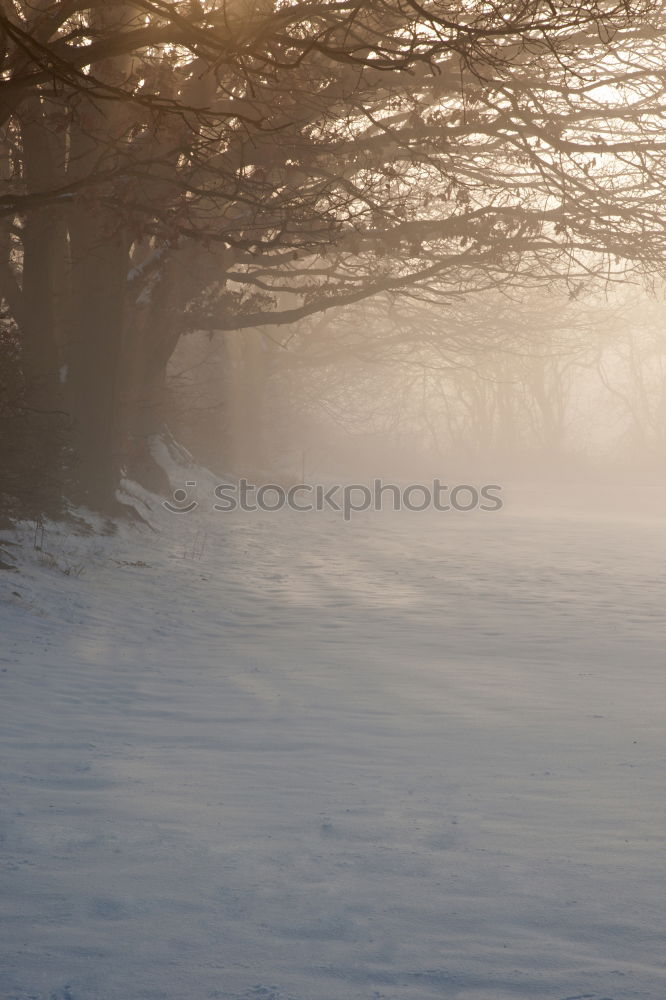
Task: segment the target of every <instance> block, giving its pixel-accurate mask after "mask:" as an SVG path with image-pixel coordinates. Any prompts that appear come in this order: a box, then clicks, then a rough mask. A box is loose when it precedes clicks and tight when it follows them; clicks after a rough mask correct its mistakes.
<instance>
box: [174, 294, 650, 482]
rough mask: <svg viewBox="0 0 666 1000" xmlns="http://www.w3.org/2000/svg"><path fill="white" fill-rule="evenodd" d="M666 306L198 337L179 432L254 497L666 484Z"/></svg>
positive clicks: (368, 312)
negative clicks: (260, 490) (329, 486)
mask: <svg viewBox="0 0 666 1000" xmlns="http://www.w3.org/2000/svg"><path fill="white" fill-rule="evenodd" d="M663 296H664V293H663V291H662V289H661V288H659V289H657V290H655V291H653V292H652V293H651V294H648V293H647V292H645V291H644V290H642V289H641V288H636V287H635V286H632V285H631V284H628V283H627V284H621V283H619V284H618V285H616V286H614V287H610V288H609V289H608V290H607V291H605V292H601V293H600V292H599V291H598V290H597V291H596V293H593V294H587V295H586V294H584V293H582V294H581V295H579V296H575V297H574V296H572V295H570V294H562V293H561V292H560V293H558V291H557V290H553V291H551V292H548V291H546V292H543V291H539V292H532V293H528V294H521V293H520V292H514V293H513V294H510V295H509V294H506V293H505V294H501V293H498V292H492V293H487V294H477V295H475V296H474V295H472V296H467V297H465V298H464V299H462V300H460V301H452V302H447V301H443V302H428V301H419V300H418V299H409V298H407V299H405V298H388V297H384V298H380V299H378V300H373V301H372V302H370V303H363V304H362V305H360V306H357V307H353V308H347V309H343V310H338V311H336V312H334V313H332V314H328V313H325V314H324V315H323V317H318V318H317V320H316V321H313V322H303V323H301V324H295V325H293V326H290V327H287V328H286V332H285V328H280V327H273V328H264V329H261V330H258V331H255V332H251V333H249V334H248V333H244V334H242V335H239V334H235V333H231V334H218V335H214V336H212V337H211V336H210V335H208V334H203V333H202V334H192V335H190V336H189V337H186V338H183V340H182V341H181V342H180V344H179V347H178V349H177V351H176V352H175V354H174V356H173V357H172V360H171V364H170V371H169V401H168V406H167V422H168V423H169V425H170V428H171V429H172V432H173V434H174V436H175V437H176V438H177V439H178V440H179V441H181V442H182V443H183V444H185V446H186V447H188V448H189V449H190V450H191V451H192V452H193V453H194V454H197V455H201V456H202V460H203V461H204V462H205V463H206V464H208V465H209V466H210V468H211V469H213V470H216V471H218V472H222V471H225V472H229V473H232V474H235V475H238V476H246V477H250V478H254V479H255V481H259V480H262V481H264V482H268V481H278V482H283V481H284V482H300V481H301V480H303V479H304V477H305V480H306V481H312V480H316V479H318V478H320V479H321V478H323V479H324V480H331V479H335V478H337V479H340V480H349V479H354V480H355V481H359V482H366V481H368V480H371V479H374V478H375V477H384V478H389V479H390V478H393V479H397V480H399V481H407V480H414V479H419V478H420V479H423V478H432V477H434V476H439V477H442V476H443V477H444V478H447V477H448V478H449V479H451V478H453V479H456V480H457V481H466V480H470V479H471V480H473V481H476V482H478V481H479V480H483V481H485V482H491V481H492V482H505V481H525V482H534V483H535V482H537V481H545V482H550V483H553V482H556V481H571V482H581V483H587V484H592V483H595V482H598V483H599V484H605V483H608V482H613V481H615V482H617V481H618V480H619V479H622V480H623V481H625V480H626V479H627V477H629V478H631V479H632V480H633V481H634V482H636V483H643V484H661V483H663V482H664V476H665V474H666V473H665V472H664V469H665V468H666V465H665V463H664V461H663V459H664V458H665V457H666V341H665V340H664V335H663V310H664V301H663Z"/></svg>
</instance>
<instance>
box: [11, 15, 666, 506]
mask: <svg viewBox="0 0 666 1000" xmlns="http://www.w3.org/2000/svg"><path fill="white" fill-rule="evenodd" d="M0 11H1V13H0V28H1V29H2V39H1V45H2V52H3V58H4V61H3V74H2V79H0V108H1V109H2V110H1V112H0V117H1V118H2V120H3V121H4V126H3V127H4V141H3V146H2V150H3V163H2V169H3V176H4V178H5V184H6V190H5V193H4V195H3V197H2V198H1V199H0V208H1V209H2V211H3V213H4V216H3V217H4V228H3V230H2V240H3V247H4V250H5V253H4V259H3V260H2V261H1V262H0V293H1V294H2V296H3V298H4V300H5V303H6V307H7V309H8V311H9V313H10V315H11V317H12V320H13V323H14V324H15V326H16V329H17V331H18V335H19V339H20V344H21V362H20V365H21V372H22V377H23V378H24V380H25V390H26V409H28V410H30V411H31V412H36V413H57V412H64V413H68V414H70V415H71V420H72V428H73V432H74V443H75V447H76V465H75V469H76V479H77V481H78V486H79V492H80V494H81V495H82V496H83V497H85V498H87V499H88V500H89V501H90V502H92V503H95V504H100V505H101V504H104V503H105V502H106V501H108V499H109V497H110V496H112V495H113V489H114V485H115V482H116V478H117V475H118V471H119V469H120V467H121V466H125V467H126V468H128V469H129V470H130V471H132V472H134V471H135V470H137V469H138V470H139V472H140V473H143V474H145V469H146V465H145V462H146V457H145V448H144V445H145V442H146V440H147V438H148V436H149V435H150V433H152V432H153V431H154V430H155V429H156V414H159V407H158V406H157V405H156V403H157V401H158V400H159V397H160V393H161V392H162V388H163V383H164V375H165V371H166V366H167V362H168V360H169V357H170V356H171V354H172V353H173V350H174V347H175V345H176V343H177V341H178V339H179V337H180V336H181V335H182V334H183V333H185V332H187V331H189V330H192V329H210V330H214V331H215V330H240V329H244V328H250V327H253V326H257V325H260V324H267V323H269V324H271V325H273V326H276V325H280V324H285V323H290V322H293V321H294V320H297V319H299V318H302V317H304V316H307V315H309V314H312V313H314V312H317V311H321V310H322V309H327V308H330V307H332V306H334V305H336V304H340V305H341V304H346V303H351V302H354V301H358V300H360V299H362V298H364V297H367V296H368V295H371V294H373V293H375V292H378V291H386V290H395V291H409V293H410V294H413V295H414V294H416V295H419V296H420V297H423V298H426V299H435V300H441V301H444V302H446V300H447V298H448V297H450V296H451V295H459V294H461V293H464V292H466V291H467V290H469V289H478V288H483V287H489V286H492V285H496V284H498V283H504V282H507V281H513V282H517V283H534V282H537V281H552V280H555V279H560V280H565V281H567V282H568V283H569V285H570V287H571V289H572V291H574V292H575V290H576V288H577V285H578V282H580V281H581V280H583V279H584V278H585V277H586V276H587V275H589V274H598V273H601V274H606V275H607V276H608V275H611V276H612V275H614V274H616V273H617V271H618V268H620V267H621V266H622V262H627V261H629V262H637V263H639V264H640V265H642V266H646V267H650V268H655V267H659V266H660V264H661V260H662V256H663V250H664V226H663V211H662V206H663V196H664V191H663V183H662V180H661V178H662V176H663V171H662V169H661V167H662V163H661V160H662V156H663V148H664V142H663V140H662V137H661V128H660V124H661V115H662V113H663V110H664V104H665V102H664V100H663V97H664V85H663V82H662V74H661V73H660V72H659V66H660V64H661V62H662V61H663V55H664V41H665V35H664V24H665V23H666V21H665V19H664V8H663V5H662V4H661V3H659V4H653V3H650V4H644V3H631V2H609V0H596V2H591V3H581V2H579V0H575V2H573V0H565V2H556V0H553V2H540V0H537V2H522V0H521V2H510V3H502V4H489V3H485V2H478V0H473V2H470V3H468V4H463V5H460V4H453V3H449V2H446V0H429V2H426V3H423V4H420V3H417V2H416V0H380V2H377V0H372V2H370V3H367V4H362V5H358V4H351V3H346V2H324V3H317V2H315V3H311V2H307V3H306V2H302V3H299V2H295V3H276V2H264V3H258V4H256V3H253V4H246V3H242V2H229V3H227V2H217V0H215V2H213V0H211V2H196V0H192V2H189V0H188V2H185V0H183V2H180V3H167V2H161V0H127V2H124V0H123V2H120V0H119V2H105V3H96V2H91V0H87V2H86V0H57V2H45V0H39V2H36V0H32V2H22V0H16V2H13V3H10V2H7V0H5V2H3V3H2V4H0ZM285 303H286V304H285Z"/></svg>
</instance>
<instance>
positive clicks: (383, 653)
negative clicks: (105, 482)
mask: <svg viewBox="0 0 666 1000" xmlns="http://www.w3.org/2000/svg"><path fill="white" fill-rule="evenodd" d="M664 499H665V498H664V494H659V493H656V494H654V495H653V500H652V503H651V504H650V505H649V508H646V507H644V506H643V501H642V498H640V497H633V498H632V497H631V496H630V494H627V495H626V496H625V497H624V498H623V499H622V498H620V499H619V500H618V498H617V497H616V503H615V509H614V510H611V509H607V510H605V511H604V510H601V509H599V508H598V507H597V506H596V505H595V504H594V503H593V502H592V501H591V500H590V498H585V497H577V498H576V497H574V498H573V499H571V498H565V500H563V501H561V502H560V503H559V504H557V505H555V504H553V503H549V505H544V503H543V501H540V502H533V501H534V498H533V497H531V496H530V495H529V494H528V492H527V491H525V490H521V489H520V488H517V489H516V490H515V491H513V492H512V491H511V490H506V491H505V500H506V507H505V509H504V510H503V511H501V512H500V513H480V512H479V513H478V514H476V513H475V514H455V515H454V514H446V513H436V512H434V513H421V514H403V515H401V514H394V513H383V514H373V513H367V514H358V515H357V516H356V517H355V518H354V520H353V521H352V523H351V524H348V525H345V524H343V522H342V520H341V518H340V516H339V515H336V514H334V513H326V514H323V513H322V514H300V515H299V514H296V513H293V512H288V511H285V512H281V513H279V514H262V515H256V514H255V515H246V514H239V513H234V514H221V513H208V512H207V511H206V509H205V508H206V505H205V504H202V506H201V507H200V508H199V509H198V510H197V511H195V512H194V513H192V514H188V515H178V514H168V513H167V512H166V511H154V512H153V514H152V515H151V517H152V519H153V521H154V523H155V526H156V530H155V531H154V532H153V531H150V530H149V529H148V528H147V527H145V526H137V527H131V528H130V527H124V528H122V529H121V530H120V532H119V534H118V535H116V536H115V537H107V536H103V535H102V536H100V535H92V536H90V537H75V536H74V535H72V534H68V531H67V529H64V528H61V529H57V528H56V527H54V526H47V528H46V531H45V534H44V538H43V539H42V538H41V536H40V537H39V538H38V539H37V542H38V543H41V548H42V551H39V549H35V548H34V544H35V533H34V529H33V528H30V527H28V528H27V529H26V531H25V539H26V550H25V553H24V554H23V555H22V556H21V557H20V563H21V571H20V573H8V572H2V573H0V587H2V588H3V596H4V597H5V601H4V604H3V606H2V610H1V612H0V628H1V632H2V654H1V661H2V662H1V663H0V669H1V671H2V672H1V673H0V698H1V709H0V710H1V712H2V728H1V733H0V789H1V792H2V796H3V811H2V818H1V821H0V845H1V851H2V855H1V865H2V873H1V874H2V888H3V894H2V911H3V916H4V924H3V928H2V929H1V930H0V942H1V943H0V951H1V952H2V961H1V962H0V966H1V969H2V971H1V972H0V995H1V996H2V997H3V998H6V997H9V998H17V1000H28V998H38V1000H48V998H53V1000H70V998H71V1000H158V998H159V1000H201V998H217V1000H239V998H242V1000H348V998H349V1000H351V998H354V1000H380V998H386V1000H431V998H432V1000H434V998H441V997H445V998H448V997H451V998H456V1000H540V998H548V1000H564V998H574V997H575V998H583V997H585V998H589V1000H602V998H612V1000H643V998H645V1000H648V998H649V1000H664V997H666V947H665V934H664V930H665V926H666V920H665V917H666V885H665V884H664V883H665V879H664V871H665V858H666V854H665V851H664V846H665V844H664V835H665V831H666V815H665V812H666V809H665V801H666V796H665V794H664V792H665V787H664V786H665V778H666V726H665V725H664V708H665V705H666V669H665V661H666V626H665V608H666V541H665V533H664V528H665V526H666V522H665V520H664V517H663V515H662V513H661V511H662V510H664V511H666V505H664V506H663V507H662V500H664ZM208 506H209V505H208Z"/></svg>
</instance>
